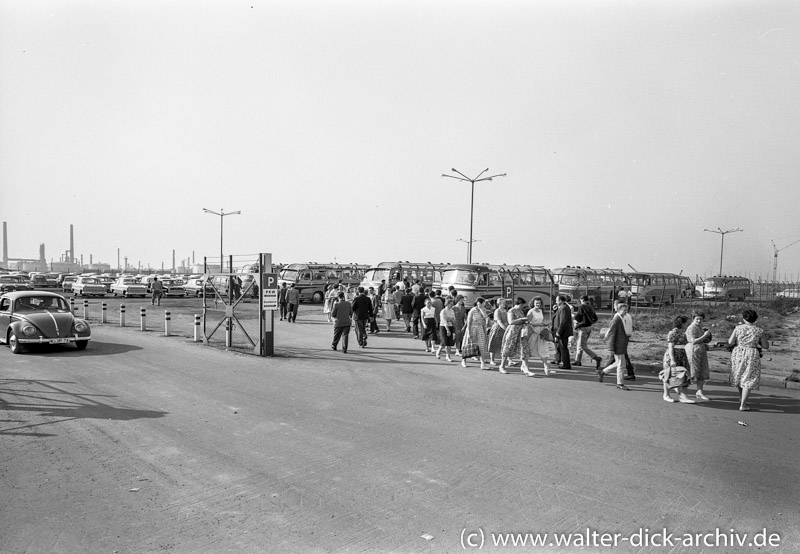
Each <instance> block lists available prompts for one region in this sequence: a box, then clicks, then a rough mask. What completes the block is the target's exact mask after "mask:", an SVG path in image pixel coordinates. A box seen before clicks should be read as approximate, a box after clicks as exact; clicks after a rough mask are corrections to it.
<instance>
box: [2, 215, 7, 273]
mask: <svg viewBox="0 0 800 554" xmlns="http://www.w3.org/2000/svg"><path fill="white" fill-rule="evenodd" d="M3 264H6V267H8V266H7V264H8V224H7V223H6V222H5V221H4V222H3Z"/></svg>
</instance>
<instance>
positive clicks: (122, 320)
mask: <svg viewBox="0 0 800 554" xmlns="http://www.w3.org/2000/svg"><path fill="white" fill-rule="evenodd" d="M119 326H120V327H125V304H120V305H119Z"/></svg>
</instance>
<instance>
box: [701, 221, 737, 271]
mask: <svg viewBox="0 0 800 554" xmlns="http://www.w3.org/2000/svg"><path fill="white" fill-rule="evenodd" d="M703 231H705V232H707V233H717V234H718V235H720V236H721V237H722V244H720V247H719V275H720V276H722V252H723V251H724V250H725V235H727V234H728V233H736V232H741V231H742V230H741V229H739V228H738V227H737V228H736V229H728V230H727V231H723V230H722V228H721V227H717V230H716V231H715V230H714V229H703Z"/></svg>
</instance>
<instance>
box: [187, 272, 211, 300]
mask: <svg viewBox="0 0 800 554" xmlns="http://www.w3.org/2000/svg"><path fill="white" fill-rule="evenodd" d="M204 288H205V290H206V296H209V297H211V296H214V287H213V286H212V285H211V283H210V282H209V281H208V277H207V276H202V275H201V276H199V277H190V278H189V279H187V280H186V281H185V282H184V284H183V289H184V291H185V293H186V296H195V297H197V296H203V289H204Z"/></svg>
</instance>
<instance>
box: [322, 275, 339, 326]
mask: <svg viewBox="0 0 800 554" xmlns="http://www.w3.org/2000/svg"><path fill="white" fill-rule="evenodd" d="M327 287H328V288H327V290H326V291H325V304H324V306H323V307H322V313H323V314H325V317H327V318H328V323H331V322H332V321H333V317H332V316H331V310H333V304H334V303H335V302H336V300H337V299H338V298H339V291H338V290H336V285H334V284H330V285H327Z"/></svg>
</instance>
